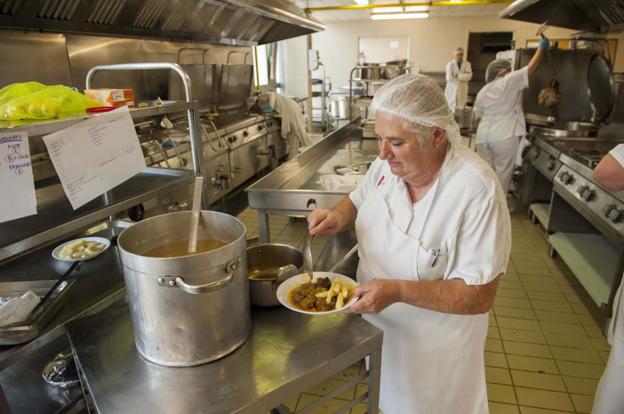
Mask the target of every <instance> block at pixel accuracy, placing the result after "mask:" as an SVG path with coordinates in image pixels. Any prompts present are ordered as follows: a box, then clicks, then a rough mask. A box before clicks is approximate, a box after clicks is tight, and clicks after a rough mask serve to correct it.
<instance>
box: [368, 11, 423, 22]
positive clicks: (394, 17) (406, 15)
mask: <svg viewBox="0 0 624 414" xmlns="http://www.w3.org/2000/svg"><path fill="white" fill-rule="evenodd" d="M427 17H429V13H427V12H422V13H384V14H371V19H373V20H400V19H426V18H427Z"/></svg>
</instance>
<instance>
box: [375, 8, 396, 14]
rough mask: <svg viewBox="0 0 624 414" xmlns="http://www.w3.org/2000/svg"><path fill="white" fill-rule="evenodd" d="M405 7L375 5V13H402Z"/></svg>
mask: <svg viewBox="0 0 624 414" xmlns="http://www.w3.org/2000/svg"><path fill="white" fill-rule="evenodd" d="M402 11H403V7H373V13H401V12H402Z"/></svg>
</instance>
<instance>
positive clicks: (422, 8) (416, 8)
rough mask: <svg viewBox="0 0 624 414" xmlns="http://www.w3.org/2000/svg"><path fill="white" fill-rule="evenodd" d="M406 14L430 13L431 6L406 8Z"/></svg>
mask: <svg viewBox="0 0 624 414" xmlns="http://www.w3.org/2000/svg"><path fill="white" fill-rule="evenodd" d="M405 11H406V12H409V13H412V12H426V11H429V6H407V7H406V8H405Z"/></svg>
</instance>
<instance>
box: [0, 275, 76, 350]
mask: <svg viewBox="0 0 624 414" xmlns="http://www.w3.org/2000/svg"><path fill="white" fill-rule="evenodd" d="M55 283H56V280H33V281H27V282H0V296H3V297H7V296H20V295H22V294H23V293H25V292H27V291H29V290H32V291H33V292H35V293H36V294H37V295H38V296H39V297H40V298H41V297H43V296H45V294H46V293H48V291H49V290H50V289H51V288H52V286H53V285H54V284H55ZM73 283H74V281H73V280H65V281H63V282H62V283H61V284H60V285H59V286H58V287H57V288H56V289H55V290H54V292H53V293H52V295H51V296H50V297H49V298H48V300H46V302H45V303H43V304H42V305H41V306H39V307H38V308H36V309H35V313H34V314H31V315H30V317H29V318H28V320H27V321H25V322H20V323H15V324H12V325H7V326H4V327H0V345H17V344H22V343H24V342H28V341H30V340H32V339H35V338H36V337H37V336H38V335H39V332H40V331H41V330H42V329H43V328H44V327H45V326H46V324H47V323H49V322H50V320H51V319H52V317H53V316H54V314H55V313H56V312H58V311H59V310H60V309H61V307H62V306H63V304H64V303H65V299H66V296H67V292H68V291H69V288H70V286H71V285H72V284H73Z"/></svg>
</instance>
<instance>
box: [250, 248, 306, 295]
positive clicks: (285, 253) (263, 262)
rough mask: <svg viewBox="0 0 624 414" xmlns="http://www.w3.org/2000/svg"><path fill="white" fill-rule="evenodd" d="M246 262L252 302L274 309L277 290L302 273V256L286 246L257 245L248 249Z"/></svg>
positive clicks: (296, 250) (297, 251)
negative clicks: (286, 281) (285, 282)
mask: <svg viewBox="0 0 624 414" xmlns="http://www.w3.org/2000/svg"><path fill="white" fill-rule="evenodd" d="M247 262H248V263H247V266H248V273H247V276H248V278H249V296H250V298H251V303H252V304H253V305H257V306H277V305H279V301H278V300H277V295H276V291H277V287H278V286H279V285H280V284H281V283H282V282H284V281H285V280H286V279H288V278H290V277H292V276H295V275H297V274H299V273H301V266H302V265H303V253H302V252H301V250H299V249H296V248H294V247H292V246H288V245H286V244H275V243H267V244H260V245H257V246H253V247H249V248H248V249H247Z"/></svg>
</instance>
